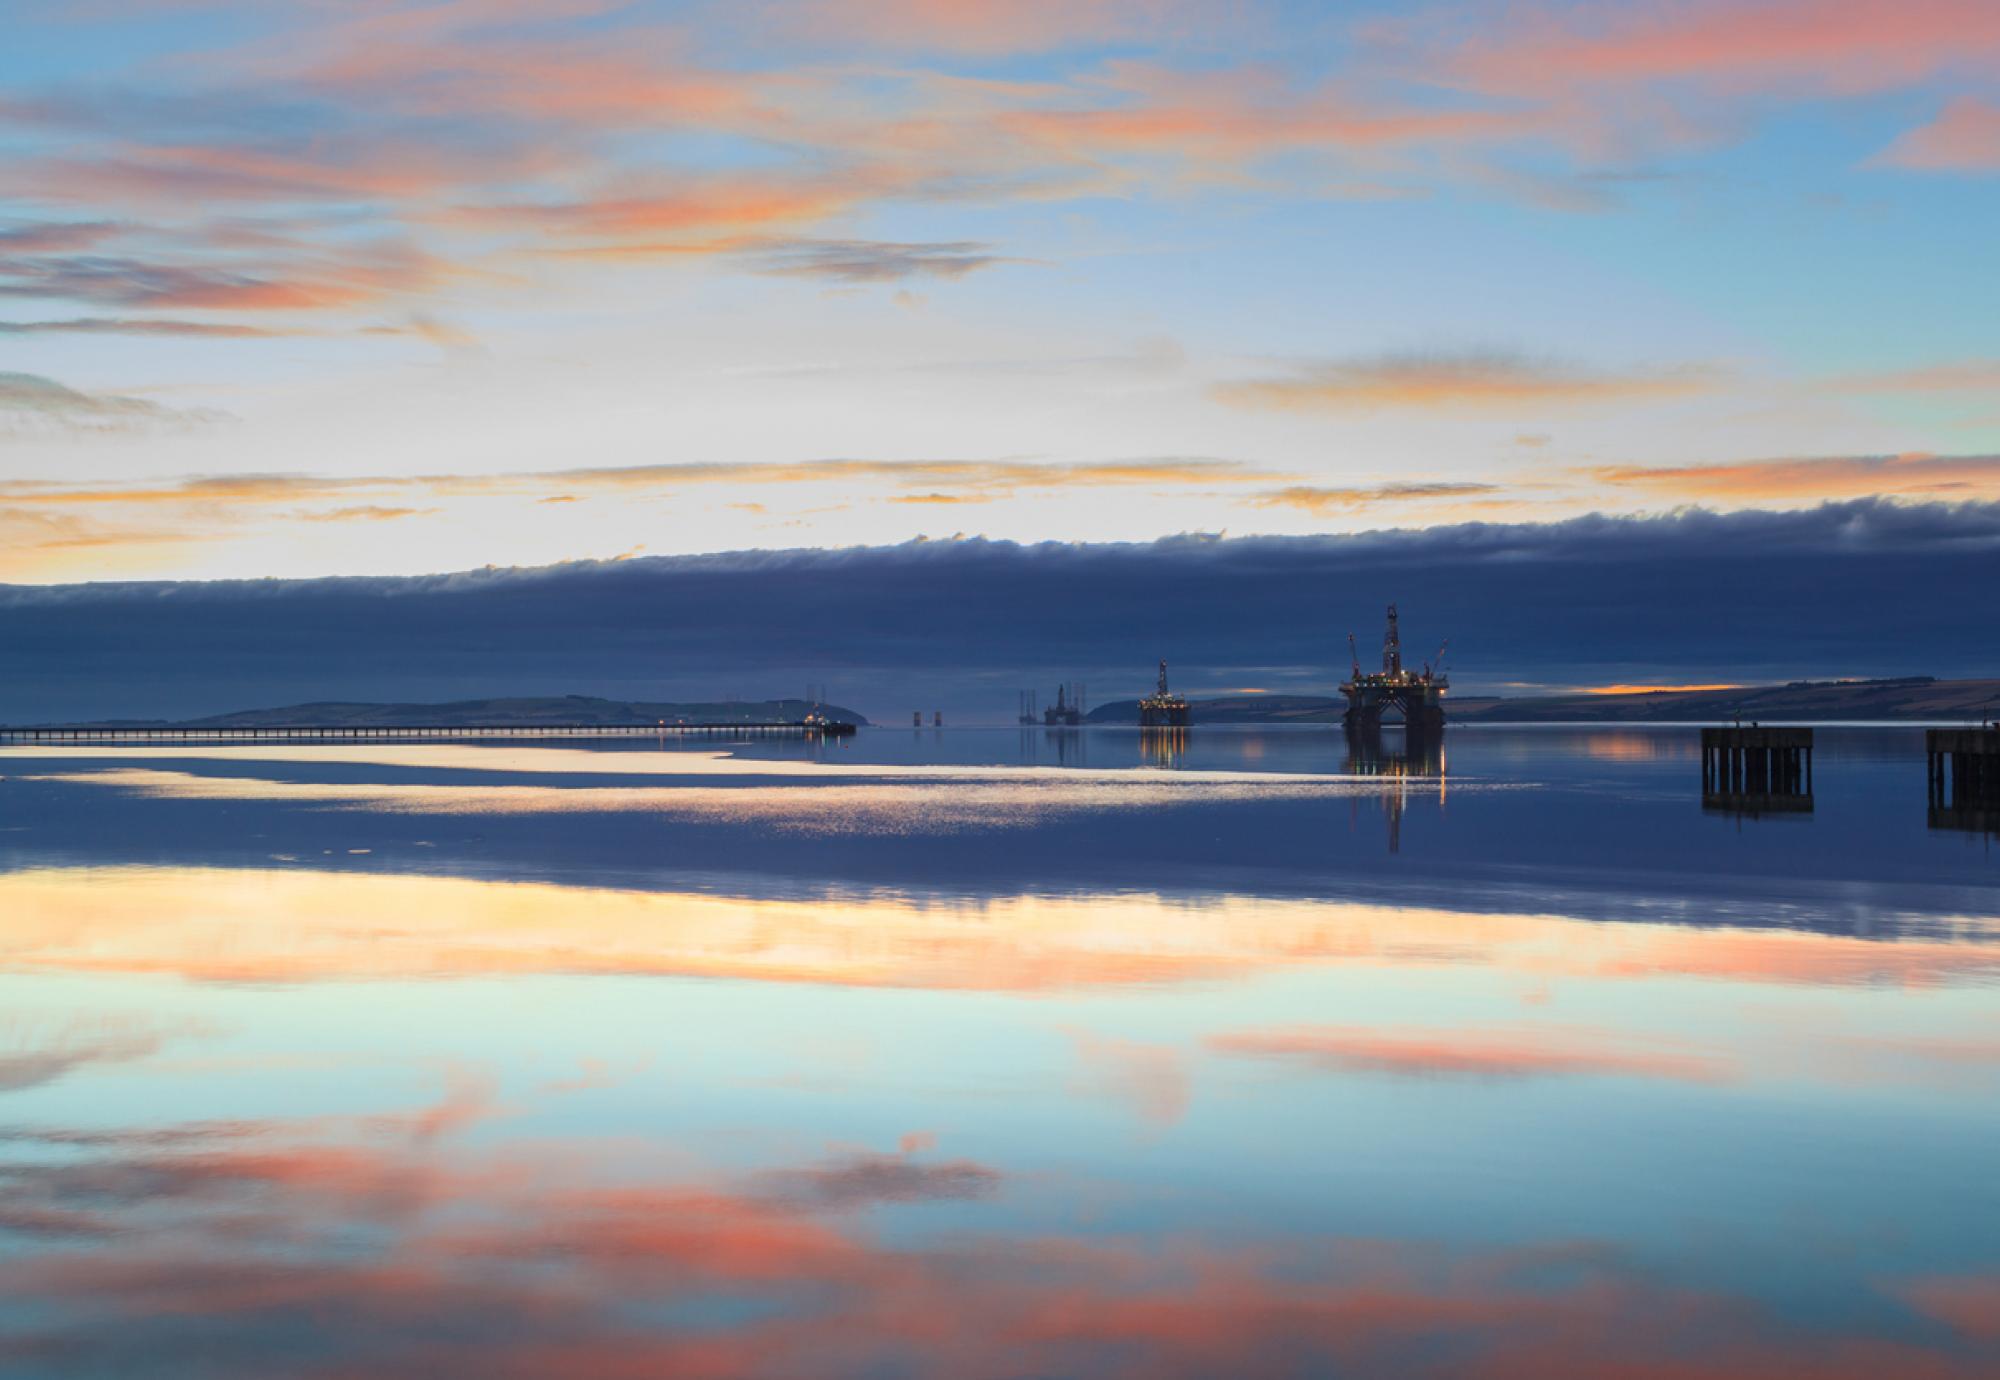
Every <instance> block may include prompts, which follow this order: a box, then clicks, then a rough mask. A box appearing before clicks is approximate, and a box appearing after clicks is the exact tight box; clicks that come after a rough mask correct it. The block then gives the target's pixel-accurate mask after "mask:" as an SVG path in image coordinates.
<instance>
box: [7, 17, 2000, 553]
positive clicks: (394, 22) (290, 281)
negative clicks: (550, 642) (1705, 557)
mask: <svg viewBox="0 0 2000 1380" xmlns="http://www.w3.org/2000/svg"><path fill="white" fill-rule="evenodd" d="M6 12H7V20H8V23H7V33H8V41H7V43H6V44H5V45H0V581H4V582H11V583H17V584H61V583H70V582H87V581H98V580H126V579H146V580H155V579H197V580H204V579H219V578H247V577H259V576H274V577H284V578H299V577H309V576H351V575H399V574H401V575H406V574H421V573H431V572H439V571H450V570H462V569H475V568H479V567H483V566H486V565H500V566H534V565H542V564H547V563H551V562H557V561H565V560H606V559H615V558H618V557H629V556H641V555H653V556H671V555H681V554H689V553H700V552H716V551H727V550H751V549H760V548H794V547H815V548H817V547H824V548H844V547H853V546H894V545H898V544H900V543H903V542H907V541H910V540H912V539H914V538H917V537H920V536H921V537H928V538H932V539H941V538H947V537H951V536H953V535H963V536H967V537H984V538H988V539H992V540H1002V541H1007V540H1011V541H1018V542H1027V543H1040V542H1046V541H1058V542H1106V541H1109V542H1136V541H1148V540H1153V539H1157V538H1160V537H1164V536H1171V535H1174V534H1180V533H1203V534H1211V535H1215V534H1227V535H1232V536H1238V535H1263V534H1268V535H1301V536H1303V535H1314V534H1329V533H1341V532H1356V531H1367V530H1373V529H1380V528H1434V527H1439V526H1444V525H1453V524H1462V523H1465V522H1468V521H1488V522H1498V523H1503V524H1517V523H1521V522H1530V523H1533V522H1554V521H1558V520H1561V519H1563V518H1568V517H1573V516H1577V515H1579V514H1584V513H1589V512H1603V513H1659V512H1670V511H1673V510H1676V509H1678V508H1681V507H1684V506H1687V505H1703V506H1706V507H1709V508H1713V509H1717V510H1730V509H1738V508H1767V509H1785V508H1798V507H1808V506H1811V505H1814V504H1817V503H1820V502H1823V501H1828V500H1847V499H1854V498H1861V497H1868V496H1890V497H1895V498H1902V499H1912V500H1922V501H1964V500H1979V499H1993V498H1996V497H2000V402H1996V396H2000V339H1996V336H2000V324H1996V323H2000V274H1996V273H1994V272H1992V271H1991V268H1992V252H1993V251H1992V238H1993V227H1994V226H1995V225H1996V224H2000V178H1997V177H1996V173H2000V75H1996V74H2000V9H1996V7H1995V6H1994V5H1992V4H1991V3H1990V0H1895V2H1894V3H1877V2H1876V0H1810V2H1807V3H1801V0H1727V2H1726V3H1724V2H1721V0H1671V3H1669V2H1668V0H1631V3H1622V4H1591V5H1566V4H1538V5H1517V4H1497V3H1483V4H1478V3H1476V4H1466V5H1437V6H1428V5H1421V4H1419V5H1407V4H1405V5H1393V6H1369V5H1364V4H1324V3H1312V4H1286V3H1258V0H1244V3H1231V4H1221V3H1208V4H1192V3H1182V2H1181V0H1063V3H1054V2H1053V0H1019V2H1018V3H1003V0H934V2H926V3H918V0H822V2H821V3H814V4H803V3H796V4H795V3H789V2H788V0H750V2H745V0H736V2H735V3H727V4H722V3H718V4H707V3H700V0H688V2H686V3H675V4H661V3H651V2H650V0H639V2H638V3H622V2H620V0H339V2H338V3H336V2H335V0H293V2H292V3H271V2H270V0H259V2H258V3H254V4H251V3H227V2H225V0H216V2H215V3H204V0H7V4H6Z"/></svg>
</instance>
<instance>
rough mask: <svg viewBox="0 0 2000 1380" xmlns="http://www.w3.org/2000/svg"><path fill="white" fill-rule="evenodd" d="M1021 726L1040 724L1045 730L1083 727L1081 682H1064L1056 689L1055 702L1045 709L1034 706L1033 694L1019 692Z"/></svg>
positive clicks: (1028, 691)
mask: <svg viewBox="0 0 2000 1380" xmlns="http://www.w3.org/2000/svg"><path fill="white" fill-rule="evenodd" d="M1020 697H1021V714H1020V722H1021V723H1022V724H1023V725H1028V724H1041V725H1043V726H1044V727H1047V728H1080V727H1082V725H1083V682H1082V681H1080V680H1072V681H1066V682H1065V683H1063V684H1061V685H1058V686H1057V687H1056V702H1055V703H1054V704H1053V705H1051V706H1049V707H1048V708H1047V709H1040V708H1038V707H1037V705H1036V701H1035V692H1034V691H1032V690H1023V691H1021V692H1020Z"/></svg>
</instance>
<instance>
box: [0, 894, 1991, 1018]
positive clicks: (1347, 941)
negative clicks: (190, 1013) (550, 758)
mask: <svg viewBox="0 0 2000 1380" xmlns="http://www.w3.org/2000/svg"><path fill="white" fill-rule="evenodd" d="M0 914H3V915H5V917H6V928H5V935H6V948H5V950H4V952H0V964H4V966H5V967H6V968H9V969H13V970H16V971H22V970H26V971H70V972H99V973H169V974H175V975H178V976H181V977H184V978H188V979H193V980H198V981H213V982H314V981H324V980H331V979H357V978H454V977H476V976H492V975H503V974H529V973H571V974H608V975H633V976H643V975H654V976H669V975H671V976H685V977H712V978H735V979H749V980H754V981H761V982H806V983H823V984H832V985H840V986H871V987H915V988H935V989H945V990H976V991H1013V992H1041V991H1052V990H1064V989H1085V988H1091V987H1099V986H1107V985H1111V986H1129V985H1134V984H1149V983H1167V982H1186V981H1194V980H1214V979H1220V978H1225V977H1231V976H1237V977H1240V976H1245V975H1249V974H1253V973H1258V972H1264V971H1273V970H1278V969H1282V968H1290V967H1296V966H1298V965H1301V964H1327V965H1340V966H1342V967H1346V968H1353V967H1356V966H1362V965H1366V966H1371V967H1379V968H1413V969H1414V968H1431V967H1438V966H1471V967H1481V968H1485V969H1488V970H1491V971H1494V972H1497V973H1503V974H1506V975H1508V976H1509V977H1511V978H1517V979H1519V978H1525V979H1527V980H1529V981H1538V982H1541V981H1550V980H1555V979H1569V980H1577V979H1586V980H1593V981H1630V980H1642V979H1649V978H1658V977H1692V978H1699V979H1706V980H1712V981H1728V982H1750V983H1770V984H1808V985H1824V986H1855V985H1890V986H1903V987H1925V986H1934V985H1940V984H1951V983H1993V982H1996V981H2000V944H1994V943H1992V942H1982V941H1990V932H1989V930H1988V929H1982V928H1981V927H1980V924H1979V922H1977V921H1974V920H1970V919H1968V920H1966V921H1965V922H1964V930H1965V934H1966V937H1965V938H1963V939H1952V938H1924V939H1913V938H1904V939H1897V940H1879V939H1867V938H1858V937H1854V936H1847V935H1829V934H1819V933H1814V932H1810V931H1789V930H1763V931H1759V930H1723V929H1704V930H1690V929H1685V928H1681V927H1675V926H1664V925H1652V924H1632V923H1620V922H1590V921H1578V920H1571V919H1567V918H1564V917H1561V916H1552V915H1523V914H1505V913H1501V914H1490V913H1488V914H1482V913H1470V914H1468V913H1460V912H1455V911H1447V910H1436V909H1426V908H1421V907H1414V906H1378V905H1368V904H1363V903H1360V902H1345V901H1312V900H1301V899H1278V898H1265V897H1252V896H1236V895H1227V896H1211V897H1204V898H1200V899H1199V900H1198V901H1187V900H1179V899H1172V898H1167V897H1162V896H1159V895H1149V894H1134V893H1115V894H1093V893H1084V894H1077V895H1065V896H1036V895H1025V896H1005V897H995V898H985V899H981V900H977V901H946V900H940V899H936V898H921V897H914V896H910V895H906V894H902V893H897V892H881V893H855V894H851V895H844V896H841V897H838V898H835V899H824V900H816V899H791V898H784V897H776V898H774V897H760V896H729V895H720V894H712V893H706V892H683V893H676V892H652V891H620V890H612V889H608V888H599V887H572V886H560V885H555V884H550V883H543V882H489V881H481V880H476V879H470V878H460V877H449V876H428V875H397V874H379V873H356V872H316V871H306V870H289V869H287V870H270V871H247V870H236V869H226V868H185V869H159V868H145V867H119V868H88V869H43V870H35V871H25V872H15V873H8V874H0ZM1975 936H1978V937H1977V938H1975Z"/></svg>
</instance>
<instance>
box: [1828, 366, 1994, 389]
mask: <svg viewBox="0 0 2000 1380" xmlns="http://www.w3.org/2000/svg"><path fill="white" fill-rule="evenodd" d="M1828 388H1829V389H1830V390H1831V391H1833V392H1837V393H1850V392H1856V391H1860V392H1868V393H1957V392H1986V391H1991V390H2000V359H1974V360H1963V361H1960V362H1958V363H1955V364H1933V365H1931V366H1929V367H1927V368H1923V369H1902V370H1895V371H1891V372H1888V373H1874V374H1849V375H1847V376H1846V377H1844V378H1839V379H1835V380H1834V381H1833V382H1832V383H1831V384H1829V385H1828Z"/></svg>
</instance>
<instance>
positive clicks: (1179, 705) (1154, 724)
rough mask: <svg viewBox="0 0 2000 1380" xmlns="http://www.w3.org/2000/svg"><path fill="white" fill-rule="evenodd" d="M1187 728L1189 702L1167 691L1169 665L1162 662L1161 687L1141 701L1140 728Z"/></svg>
mask: <svg viewBox="0 0 2000 1380" xmlns="http://www.w3.org/2000/svg"><path fill="white" fill-rule="evenodd" d="M1187 726H1188V702H1187V700H1186V699H1185V698H1183V697H1182V696H1180V695H1176V694H1175V693H1174V692H1173V691H1171V690H1169V689H1167V663H1166V662H1165V661H1162V662H1161V663H1160V683H1159V687H1158V688H1157V689H1156V690H1154V692H1153V693H1152V694H1150V695H1148V696H1146V698H1145V699H1143V700H1140V701H1139V727H1141V728H1186V727H1187Z"/></svg>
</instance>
